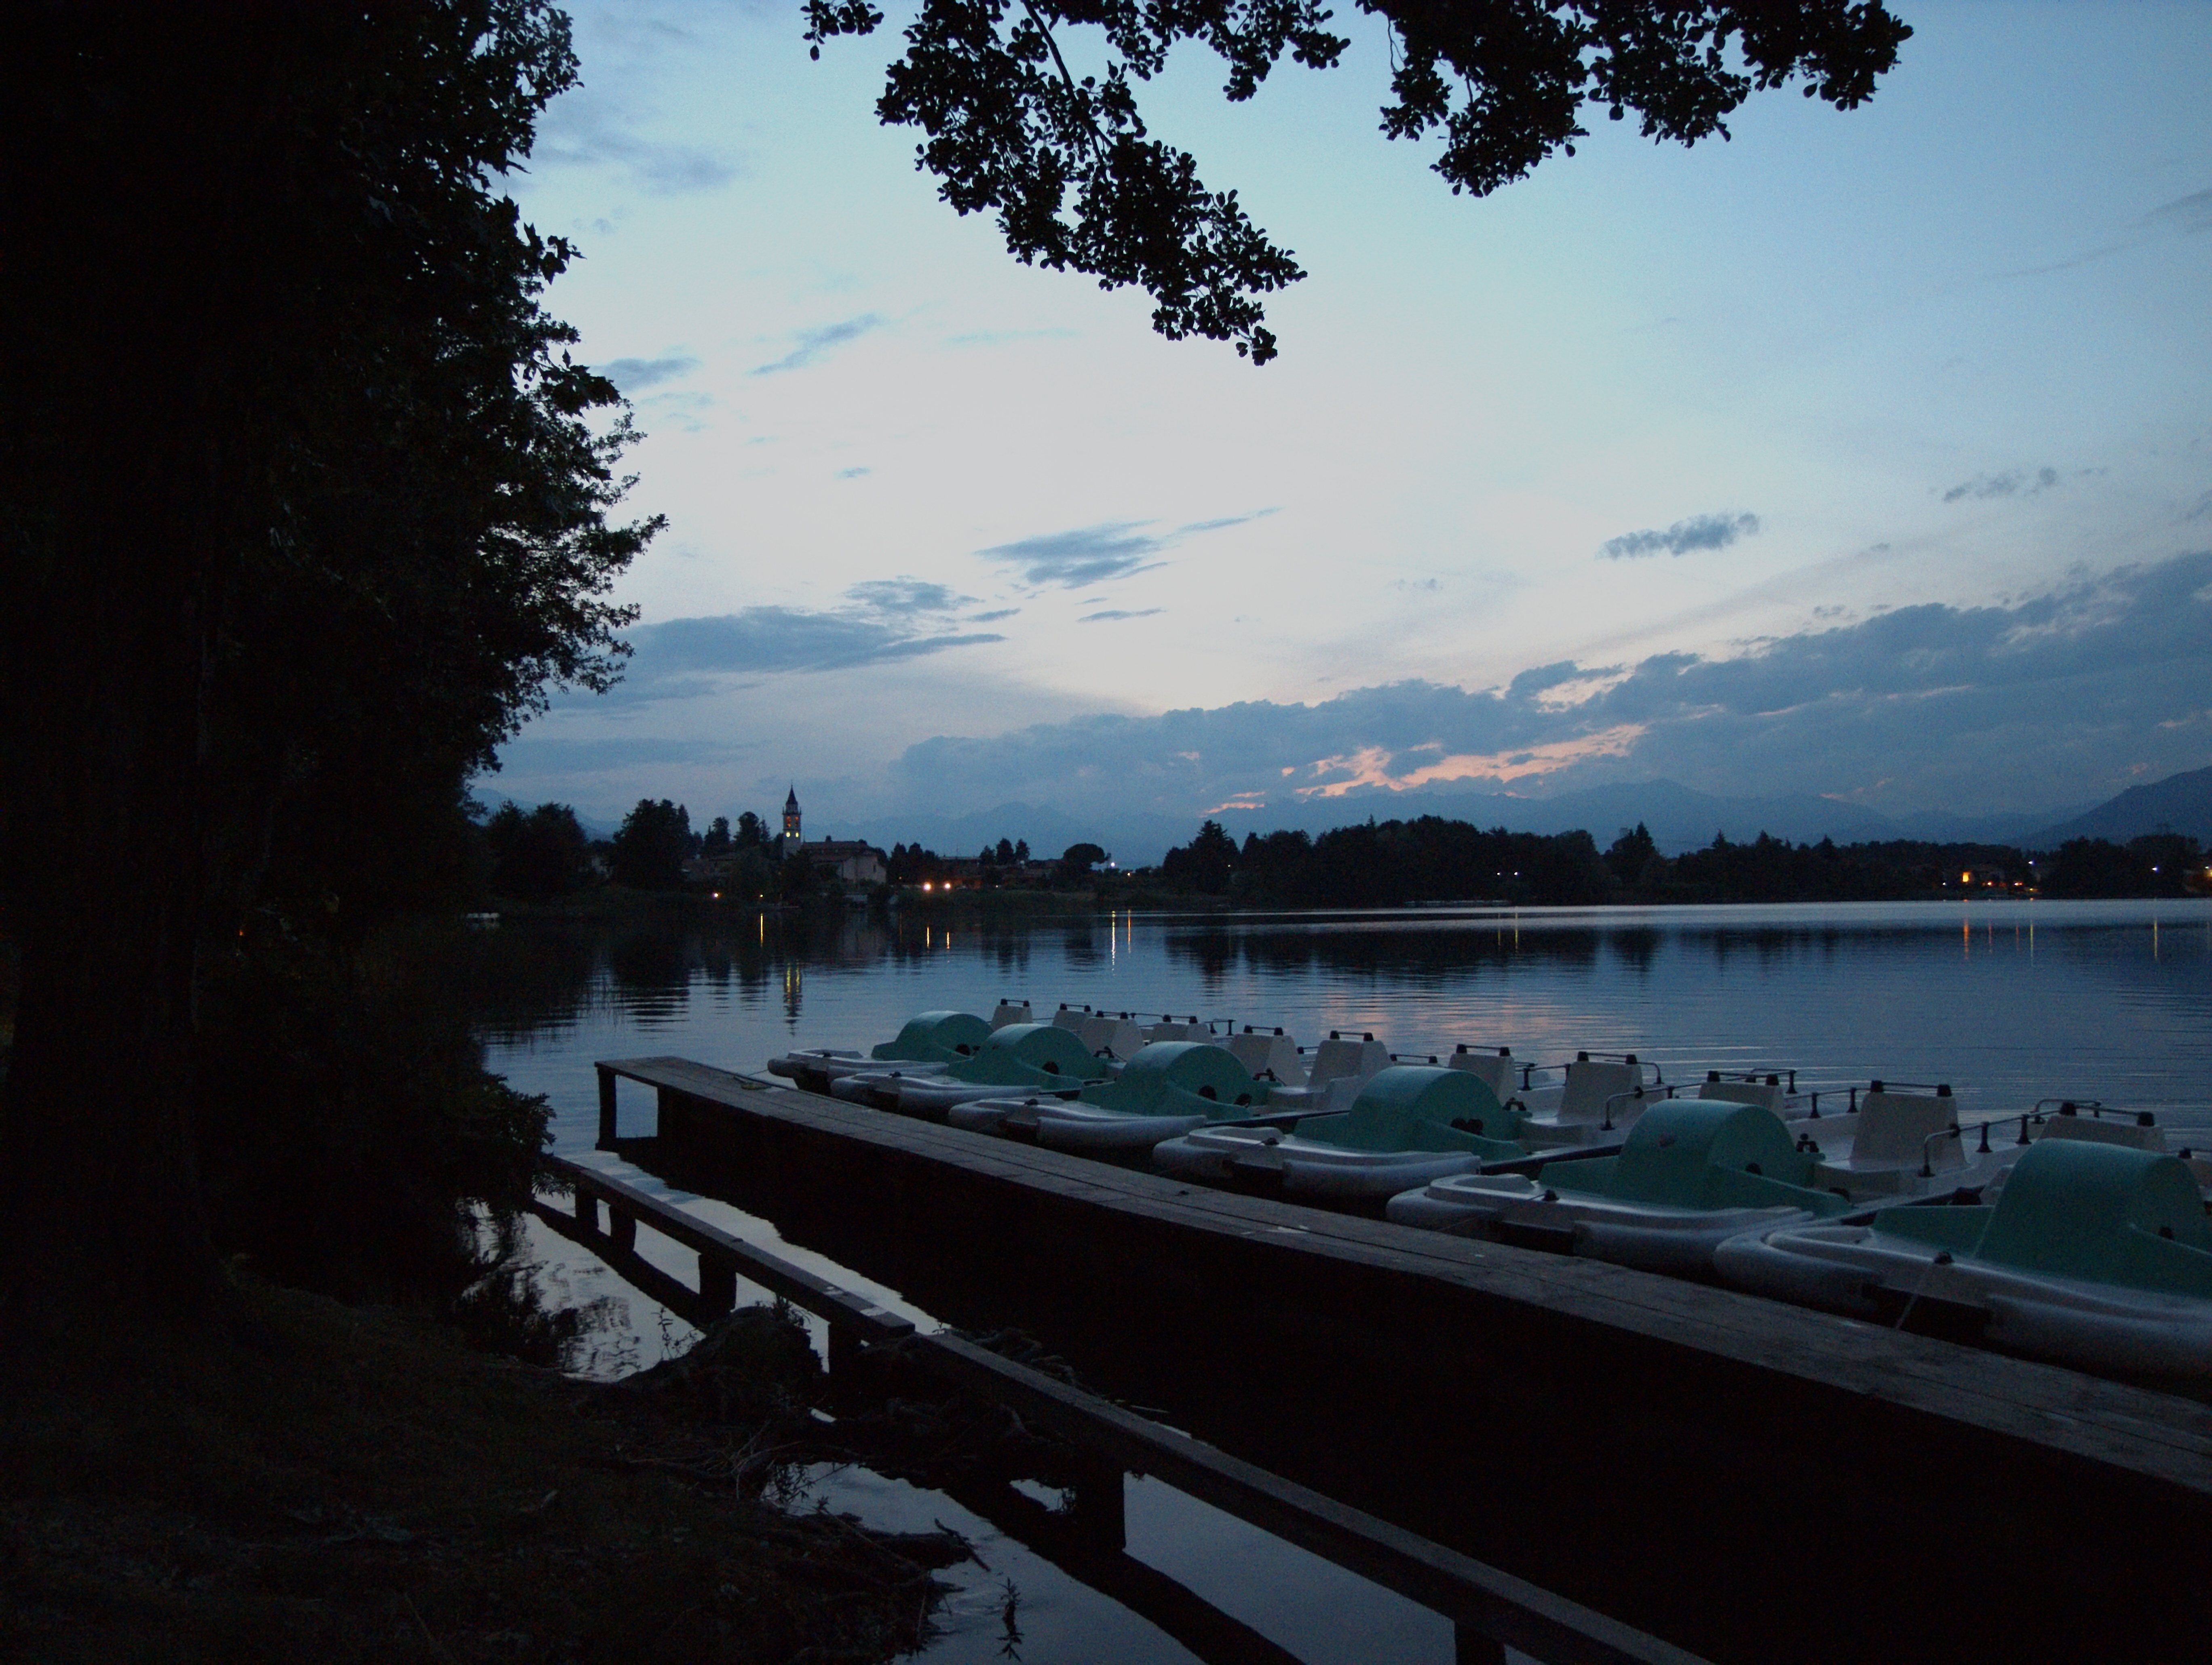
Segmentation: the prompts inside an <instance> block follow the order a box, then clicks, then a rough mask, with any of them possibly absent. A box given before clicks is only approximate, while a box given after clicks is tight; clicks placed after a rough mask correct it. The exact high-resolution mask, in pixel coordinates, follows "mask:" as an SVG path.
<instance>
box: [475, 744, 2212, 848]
mask: <svg viewBox="0 0 2212 1665" xmlns="http://www.w3.org/2000/svg"><path fill="white" fill-rule="evenodd" d="M477 796H479V797H480V798H482V799H483V800H484V801H485V802H487V803H490V804H497V803H499V802H504V799H503V797H502V796H501V794H499V793H497V792H492V791H486V790H483V788H482V787H479V788H478V791H477ZM1370 815H1371V816H1373V817H1374V818H1375V819H1376V820H1404V819H1407V818H1409V817H1412V816H1415V815H1443V816H1445V817H1447V818H1449V819H1451V820H1465V821H1472V822H1474V824H1475V825H1476V826H1483V827H1492V826H1503V827H1505V828H1506V829H1508V830H1509V831H1510V832H1515V833H1571V832H1574V831H1576V830H1577V829H1581V830H1583V831H1587V832H1588V833H1589V834H1590V835H1591V836H1592V837H1593V838H1595V839H1596V840H1597V841H1598V845H1599V846H1600V847H1601V848H1602V847H1603V846H1605V845H1609V844H1611V843H1612V842H1613V839H1615V838H1616V837H1617V836H1619V835H1620V833H1622V832H1624V831H1626V829H1627V828H1629V827H1632V826H1635V825H1636V824H1637V823H1638V822H1639V821H1641V822H1642V823H1643V824H1644V826H1646V827H1648V828H1650V833H1651V837H1652V839H1653V840H1654V841H1655V842H1656V844H1657V845H1658V846H1659V848H1660V849H1661V850H1662V851H1665V852H1666V853H1667V854H1668V855H1670V856H1677V855H1680V854H1681V853H1682V852H1683V851H1687V850H1699V849H1703V848H1704V847H1705V845H1710V844H1711V842H1712V841H1713V835H1714V834H1715V833H1725V834H1726V835H1727V836H1728V837H1729V838H1730V839H1735V840H1738V841H1739V842H1741V841H1744V840H1748V839H1755V838H1757V837H1758V836H1759V833H1771V834H1772V835H1773V836H1774V837H1776V838H1778V839H1789V840H1790V841H1791V842H1792V843H1794V844H1809V843H1817V842H1818V841H1819V840H1820V839H1823V838H1830V839H1834V840H1835V841H1836V842H1837V843H1838V844H1857V843H1862V842H1867V841H1872V840H1878V839H1927V840H1929V841H1930V842H1933V843H1941V844H2006V845H2020V846H2022V847H2024V848H2027V849H2030V850H2049V849H2052V848H2055V847H2056V846H2057V845H2060V844H2063V842H2065V840H2067V839H2081V838H2089V839H2113V840H2114V841H2116V842H2124V841H2125V840H2126V839H2132V838H2136V837H2139V836H2141V835H2142V834H2143V833H2158V832H2172V833H2187V834H2190V835H2191V836H2193V837H2195V838H2197V839H2199V840H2201V841H2202V842H2203V843H2205V844H2208V845H2212V768H2203V769H2196V770H2192V771H2191V772H2188V773H2185V774H2179V775H2171V776H2168V777H2167V778H2165V779H2164V780H2160V781H2154V782H2150V783H2148V784H2144V785H2142V786H2130V788H2128V789H2127V790H2125V791H2124V792H2122V793H2120V794H2119V796H2117V797H2114V798H2112V799H2109V800H2107V801H2106V802H2103V803H2100V804H2095V805H2085V804H2073V805H2067V806H2062V807H2059V808H2048V809H2040V810H2014V811H2006V812H2002V813H1998V814H1984V815H1960V814H1950V813H1948V812H1945V811H1942V810H1932V809H1923V810H1915V811H1912V812H1910V813H1908V814H1898V815H1886V814H1882V813H1881V812H1880V811H1879V810H1875V809H1869V808H1865V807H1864V806H1863V805H1859V804H1851V803H1844V802H1839V801H1838V800H1836V799H1834V798H1826V797H1819V796H1814V795H1812V794H1809V793H1801V794H1793V795H1784V796H1776V797H1725V796H1717V795H1716V794H1713V793H1710V792H1700V791H1697V790H1694V789H1692V788H1691V787H1687V786H1684V785H1682V784H1680V782H1678V781H1672V780H1647V781H1639V782H1634V783H1630V784H1616V785H1610V786H1590V787H1585V788H1583V789H1582V790H1578V791H1572V792H1562V793H1560V794H1559V795H1558V796H1555V797H1543V798H1534V797H1516V796H1513V795H1512V794H1510V793H1505V792H1472V791H1464V790H1452V789H1451V788H1449V787H1428V788H1424V789H1422V790H1418V791H1411V792H1393V791H1388V790H1367V791H1360V792H1350V793H1346V794H1345V795H1344V796H1341V797H1335V798H1323V799H1307V800H1304V801H1303V802H1298V803H1296V804H1291V805H1288V806H1285V807H1283V808H1273V807H1271V808H1265V809H1257V810H1251V809H1237V808H1221V809H1217V810H1215V811H1214V812H1213V813H1212V816H1211V819H1212V820H1218V821H1219V822H1220V823H1221V825H1222V826H1223V827H1224V828H1225V829H1226V830H1227V831H1228V832H1229V833H1231V834H1232V835H1233V836H1235V838H1236V839H1237V841H1238V842H1239V843H1242V842H1243V838H1244V835H1245V834H1246V833H1261V834H1262V835H1264V834H1266V833H1272V832H1273V831H1275V830H1276V829H1277V828H1279V827H1285V828H1298V829H1302V830H1304V831H1305V832H1307V833H1325V832H1327V831H1328V829H1329V828H1331V827H1333V826H1347V825H1350V824H1351V823H1353V822H1356V821H1361V820H1366V819H1367V818H1368V817H1369V816H1370ZM1206 819H1209V818H1208V817H1207V816H1205V815H1202V814H1193V815H1164V814H1152V813H1146V812H1140V811H1131V812H1125V813H1122V814H1104V815H1079V814H1068V813H1067V812H1066V811H1064V810H1060V809H1056V808H1052V807H1050V806H1048V805H1038V804H1031V803H1003V804H1000V805H999V806H998V807H997V808H994V809H985V810H977V811H974V812H972V813H969V814H957V815H948V814H879V815H866V816H859V817H854V818H851V819H848V818H845V817H842V816H823V817H820V818H818V819H816V820H812V821H811V823H810V825H809V826H808V827H807V833H808V834H809V835H810V836H811V837H813V838H821V837H823V836H824V835H825V834H827V835H832V836H835V837H839V838H860V839H867V840H868V841H869V842H870V843H872V844H878V845H882V846H883V847H884V849H886V850H888V849H890V847H891V845H894V844H919V845H925V846H927V848H929V849H932V850H934V851H938V852H939V853H940V854H942V855H947V856H956V855H957V856H964V855H969V854H972V853H974V852H975V851H978V850H981V848H982V847H983V846H984V845H987V844H996V843H997V842H998V841H999V840H1000V839H1026V840H1028V842H1029V845H1030V849H1031V850H1032V851H1035V852H1036V854H1038V855H1039V856H1056V855H1058V854H1059V853H1060V851H1063V850H1065V849H1066V848H1067V847H1068V846H1069V845H1073V844H1078V843H1085V842H1088V843H1096V844H1098V845H1103V847H1104V848H1106V849H1107V850H1109V851H1112V852H1113V854H1114V857H1115V860H1116V861H1117V862H1119V863H1120V864H1121V866H1123V867H1146V866H1150V865H1152V863H1156V862H1158V860H1159V858H1160V857H1161V856H1162V854H1163V853H1164V852H1165V851H1167V850H1168V849H1169V848H1170V846H1171V845H1179V844H1186V843H1188V842H1189V840H1190V837H1191V835H1192V834H1193V833H1196V832H1197V831H1198V827H1199V823H1200V821H1201V820H1206ZM695 820H696V825H698V826H705V824H706V820H707V817H706V816H705V815H703V814H702V815H700V816H697V817H696V818H695ZM585 827H586V831H587V832H589V833H591V834H592V836H594V837H605V836H606V835H607V834H609V833H612V832H613V830H614V829H613V828H612V826H602V825H600V824H599V823H597V822H595V821H592V820H586V821H585Z"/></svg>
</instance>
